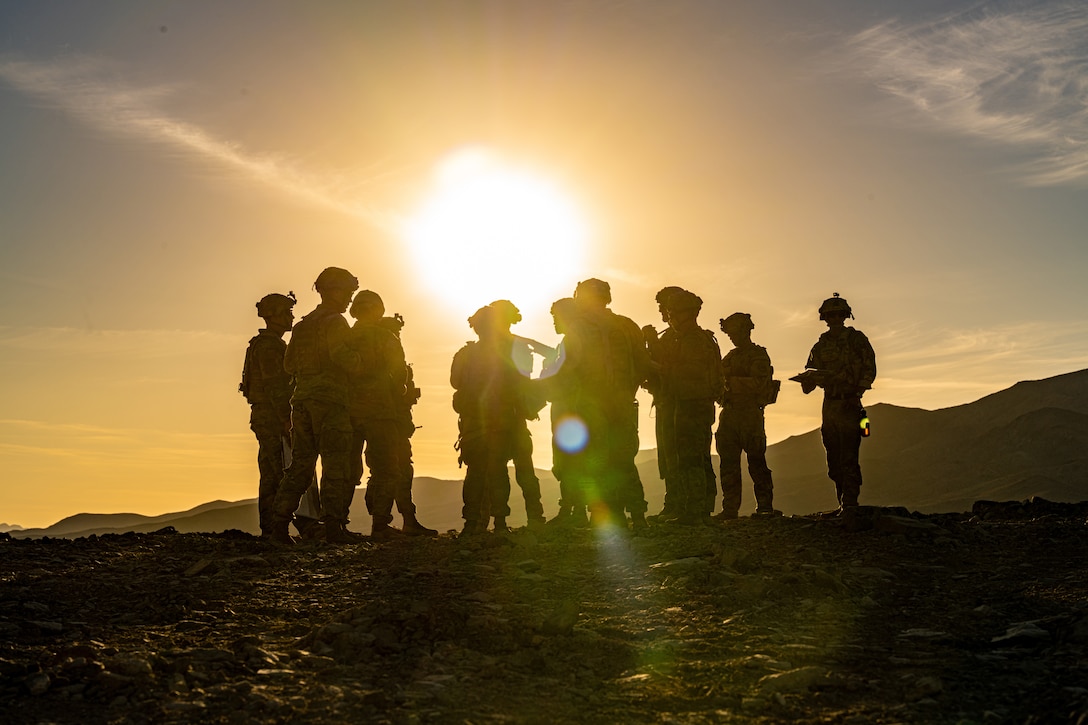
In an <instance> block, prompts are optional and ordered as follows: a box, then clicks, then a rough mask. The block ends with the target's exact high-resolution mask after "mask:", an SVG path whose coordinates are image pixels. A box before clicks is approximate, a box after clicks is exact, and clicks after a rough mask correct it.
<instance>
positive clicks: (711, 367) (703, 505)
mask: <svg viewBox="0 0 1088 725" xmlns="http://www.w3.org/2000/svg"><path fill="white" fill-rule="evenodd" d="M666 304H667V305H668V309H669V311H670V314H669V319H670V326H669V329H668V330H666V331H665V332H664V333H663V334H662V335H661V337H660V339H659V340H658V341H657V343H656V344H655V345H654V346H653V349H652V351H651V354H652V356H653V362H654V363H655V370H654V374H653V375H652V376H651V379H650V382H649V384H648V388H649V389H650V391H651V392H652V393H653V395H654V407H655V408H656V409H657V433H658V456H659V460H658V462H659V468H661V469H664V471H665V473H666V476H667V478H666V480H671V482H672V484H673V485H672V486H671V489H672V490H671V491H670V498H671V499H672V500H671V501H670V504H671V505H672V507H673V511H674V512H675V515H676V516H677V517H678V518H679V519H680V520H682V521H684V522H687V523H695V522H699V521H703V520H706V519H707V518H708V517H709V516H710V512H711V511H712V510H713V507H714V499H715V498H716V492H715V490H714V480H713V477H710V478H709V480H708V477H707V474H706V456H707V452H708V451H709V450H710V444H711V439H712V433H713V427H714V402H715V400H716V399H717V398H718V395H719V392H720V390H721V384H722V383H721V370H720V365H721V351H720V349H719V348H718V343H717V340H715V338H714V333H713V332H711V331H710V330H704V329H703V328H701V327H699V326H698V324H696V321H695V317H694V315H692V316H691V317H690V318H682V317H681V315H682V313H683V312H684V311H687V312H688V314H690V313H691V311H692V310H694V311H696V313H697V310H698V308H699V307H700V306H701V305H702V300H701V299H699V298H698V297H697V296H696V295H694V294H692V293H690V292H687V291H685V290H681V291H679V292H676V293H674V294H673V295H671V296H670V297H669V298H668V300H667V303H666ZM662 450H664V451H665V454H664V456H662V453H661V451H662ZM662 457H663V458H664V460H662Z"/></svg>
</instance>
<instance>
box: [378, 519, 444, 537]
mask: <svg viewBox="0 0 1088 725" xmlns="http://www.w3.org/2000/svg"><path fill="white" fill-rule="evenodd" d="M435 533H438V532H435ZM370 538H371V539H373V540H374V541H394V540H396V539H401V538H404V532H403V531H401V530H400V529H395V528H393V527H392V526H390V525H389V524H387V523H378V522H377V521H375V522H374V525H373V526H371V527H370Z"/></svg>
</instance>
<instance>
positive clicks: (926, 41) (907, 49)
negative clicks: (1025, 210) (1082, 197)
mask: <svg viewBox="0 0 1088 725" xmlns="http://www.w3.org/2000/svg"><path fill="white" fill-rule="evenodd" d="M848 48H849V49H850V50H851V58H852V62H853V63H854V64H856V66H855V67H860V68H864V69H866V70H865V72H866V73H867V74H868V75H869V76H870V77H871V78H872V79H873V80H874V81H875V83H876V84H877V85H878V86H879V87H880V88H881V89H883V90H884V91H886V92H887V93H890V94H892V95H894V96H896V97H898V98H900V99H902V100H904V101H907V102H909V103H910V104H912V105H913V106H914V107H915V108H916V109H917V110H918V111H919V112H921V113H922V114H924V115H925V116H926V117H928V118H929V119H931V120H932V121H933V122H935V123H937V124H938V125H940V126H941V127H944V128H947V129H949V130H952V131H954V132H956V133H960V134H963V135H965V136H970V137H975V138H979V139H985V140H987V141H990V142H994V143H999V144H1002V145H1004V146H1006V147H1009V148H1011V149H1013V150H1015V151H1017V152H1019V153H1022V154H1025V155H1027V156H1028V157H1029V160H1027V161H1025V162H1023V163H1022V164H1021V165H1019V166H1018V167H1017V171H1018V172H1019V173H1020V175H1021V176H1022V178H1023V180H1024V182H1025V183H1027V184H1030V185H1040V186H1043V185H1061V184H1084V183H1085V182H1086V181H1088V4H1085V3H1083V2H1079V1H1078V2H1044V3H1018V4H1012V3H984V4H982V5H980V6H978V7H976V8H975V9H972V10H971V11H969V12H966V13H962V14H956V15H952V16H949V17H946V18H943V19H941V20H940V21H938V22H932V23H928V24H925V25H916V26H911V25H907V24H904V23H902V22H895V21H893V22H887V23H883V24H881V25H878V26H875V27H872V28H869V29H868V30H866V31H864V32H862V33H859V34H858V35H856V36H854V37H853V38H852V39H851V40H850V42H849V43H848Z"/></svg>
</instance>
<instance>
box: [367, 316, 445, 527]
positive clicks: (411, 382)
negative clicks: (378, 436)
mask: <svg viewBox="0 0 1088 725" xmlns="http://www.w3.org/2000/svg"><path fill="white" fill-rule="evenodd" d="M379 324H381V326H382V327H384V328H385V329H387V330H389V332H391V333H392V334H394V335H396V337H397V340H398V341H399V340H400V339H401V337H400V332H401V330H402V329H404V318H403V317H401V316H400V315H399V314H396V313H394V314H393V316H392V317H388V316H386V317H382V318H381V320H380V321H379ZM402 349H403V345H402ZM422 394H423V391H421V390H420V389H419V388H418V387H416V381H415V375H414V374H413V372H412V365H411V363H407V364H406V365H405V377H404V395H403V396H402V397H401V398H399V399H394V406H395V408H396V433H397V441H396V442H397V461H398V462H399V463H400V470H399V472H398V474H397V484H396V486H395V487H394V489H393V501H394V502H395V503H396V504H397V511H399V512H400V515H401V517H402V518H403V519H404V526H403V528H402V529H401V531H403V532H404V533H405V534H407V535H408V536H438V530H437V529H430V528H427V527H426V526H424V525H423V524H421V523H419V521H418V520H417V519H416V505H415V502H414V501H412V484H413V483H414V481H415V475H416V473H415V468H414V467H413V466H412V436H413V435H415V432H416V424H415V421H414V420H413V419H412V408H413V406H415V404H416V403H418V402H419V398H420V396H421V395H422Z"/></svg>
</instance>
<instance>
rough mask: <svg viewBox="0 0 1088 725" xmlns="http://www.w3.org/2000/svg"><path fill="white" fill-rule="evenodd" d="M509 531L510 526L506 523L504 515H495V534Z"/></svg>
mask: <svg viewBox="0 0 1088 725" xmlns="http://www.w3.org/2000/svg"><path fill="white" fill-rule="evenodd" d="M509 532H510V527H509V526H507V525H506V517H505V516H496V517H495V533H496V534H506V533H509Z"/></svg>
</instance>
